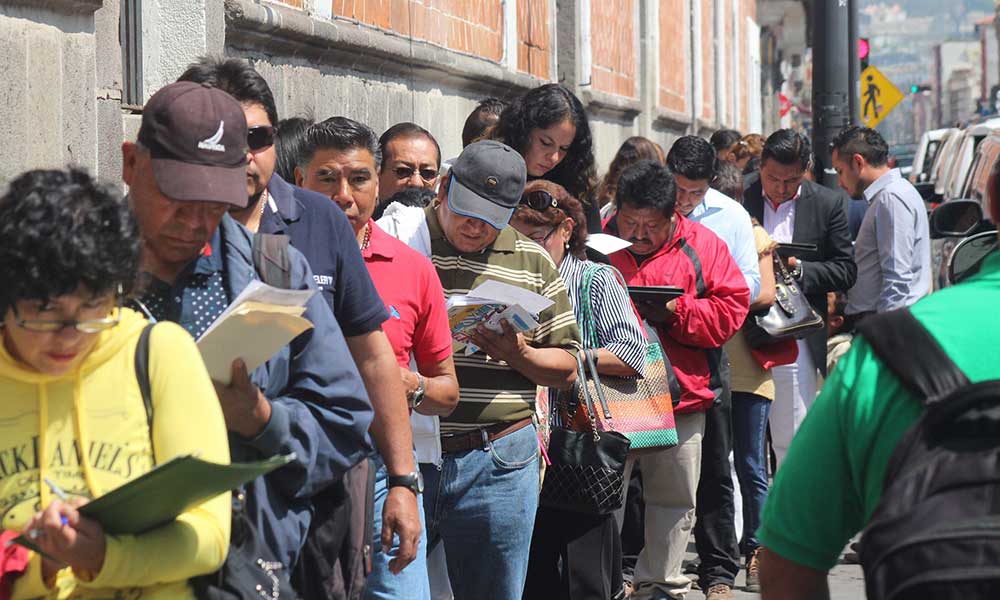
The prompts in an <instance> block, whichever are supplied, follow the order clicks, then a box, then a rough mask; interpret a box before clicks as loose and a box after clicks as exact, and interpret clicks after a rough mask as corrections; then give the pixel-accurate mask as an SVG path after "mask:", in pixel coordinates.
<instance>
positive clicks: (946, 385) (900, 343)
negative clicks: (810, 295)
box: [857, 308, 970, 406]
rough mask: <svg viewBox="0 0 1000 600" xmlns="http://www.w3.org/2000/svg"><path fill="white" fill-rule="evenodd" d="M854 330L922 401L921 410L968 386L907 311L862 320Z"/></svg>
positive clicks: (935, 342) (941, 349) (959, 371)
mask: <svg viewBox="0 0 1000 600" xmlns="http://www.w3.org/2000/svg"><path fill="white" fill-rule="evenodd" d="M857 330H858V331H859V332H860V333H861V335H863V336H864V337H865V340H867V341H868V344H869V345H870V346H871V347H872V350H874V351H875V354H876V355H878V357H879V358H880V359H881V360H882V362H883V363H885V365H886V366H887V367H888V368H889V370H890V371H892V372H893V374H895V375H896V377H898V378H899V380H900V381H901V382H902V383H903V385H905V386H906V387H907V388H908V389H909V390H910V391H912V392H914V393H916V394H918V395H920V396H922V397H923V398H924V406H929V405H931V404H933V403H934V402H936V401H938V400H940V399H942V398H944V397H946V396H947V395H949V394H950V393H951V392H953V391H955V390H957V389H959V388H961V387H964V386H967V385H969V383H970V382H969V378H968V376H966V374H965V372H964V371H962V369H961V368H959V366H958V365H956V364H955V362H954V361H952V360H951V358H949V357H948V354H947V353H945V351H944V349H943V348H942V347H941V345H940V344H939V343H938V341H937V340H936V339H934V336H933V335H931V333H930V332H929V331H927V329H926V328H925V327H924V326H923V325H921V324H920V321H918V320H917V319H916V317H914V316H913V313H911V312H910V309H908V308H903V309H899V310H894V311H890V312H887V313H882V314H878V315H873V316H871V317H868V318H866V319H862V320H861V321H860V322H859V323H858V324H857Z"/></svg>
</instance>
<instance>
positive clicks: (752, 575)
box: [745, 547, 760, 593]
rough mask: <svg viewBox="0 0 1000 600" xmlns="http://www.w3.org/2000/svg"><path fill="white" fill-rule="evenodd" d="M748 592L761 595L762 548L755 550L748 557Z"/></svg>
mask: <svg viewBox="0 0 1000 600" xmlns="http://www.w3.org/2000/svg"><path fill="white" fill-rule="evenodd" d="M745 589H746V591H748V592H757V593H760V548H759V547H758V548H754V549H753V552H751V553H750V555H749V556H747V585H746V588H745Z"/></svg>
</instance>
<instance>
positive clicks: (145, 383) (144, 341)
mask: <svg viewBox="0 0 1000 600" xmlns="http://www.w3.org/2000/svg"><path fill="white" fill-rule="evenodd" d="M154 325H156V323H149V324H148V325H146V326H145V327H143V328H142V333H140V334H139V341H138V342H137V343H136V345H135V380H136V382H137V383H138V384H139V393H140V394H142V404H143V406H144V407H145V409H146V424H147V425H148V426H149V447H150V448H152V449H153V454H154V456H155V454H156V450H155V448H153V392H152V389H151V386H150V383H149V335H150V333H152V331H153V326H154Z"/></svg>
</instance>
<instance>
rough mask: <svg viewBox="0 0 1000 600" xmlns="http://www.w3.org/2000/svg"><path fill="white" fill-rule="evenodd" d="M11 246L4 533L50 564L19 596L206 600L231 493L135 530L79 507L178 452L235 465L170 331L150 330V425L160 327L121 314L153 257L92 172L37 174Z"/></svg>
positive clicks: (5, 213) (23, 179) (21, 182)
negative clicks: (141, 367)
mask: <svg viewBox="0 0 1000 600" xmlns="http://www.w3.org/2000/svg"><path fill="white" fill-rule="evenodd" d="M0 240H2V242H0V282H3V283H2V285H0V316H2V318H3V320H2V327H0V334H2V344H0V523H2V524H3V529H5V530H12V531H24V532H25V533H26V534H28V535H29V536H30V537H31V538H32V539H33V540H34V542H35V543H36V544H37V545H38V547H39V548H40V549H41V550H42V551H43V552H44V553H45V554H46V555H47V556H48V558H43V557H42V556H40V555H36V554H34V553H32V555H31V557H30V561H29V563H28V567H27V569H26V570H25V572H24V573H23V574H21V575H20V577H18V578H17V579H16V580H15V582H14V586H13V598H40V597H43V598H74V599H76V598H80V599H84V598H93V599H117V598H123V599H124V598H140V597H141V598H143V600H150V599H161V598H162V599H166V598H170V599H177V598H181V599H184V598H193V594H192V592H191V589H190V587H189V586H188V583H187V580H188V579H189V578H191V577H193V576H196V575H201V574H204V573H210V572H212V571H215V570H216V569H218V568H219V566H220V565H221V564H222V562H223V560H224V559H225V555H226V549H227V547H228V543H229V518H230V514H229V512H230V500H229V497H228V495H222V496H219V497H217V498H214V499H212V500H210V501H208V502H205V503H204V504H202V505H201V506H198V507H196V508H194V509H192V510H189V511H188V512H186V513H184V514H183V515H181V516H180V517H178V518H177V520H175V521H174V522H172V523H170V524H167V525H164V526H162V527H159V528H157V529H154V530H152V531H149V532H146V533H143V534H141V535H134V536H132V535H108V534H106V533H104V531H103V530H102V529H101V526H100V525H99V524H97V523H96V522H94V521H92V520H89V519H87V518H85V517H82V516H81V515H80V513H79V512H78V511H77V510H76V508H78V507H79V506H80V505H81V504H85V503H86V502H87V501H88V500H91V499H94V498H97V497H99V496H101V495H102V494H106V493H107V492H109V491H111V490H113V489H115V488H117V487H119V486H121V485H122V484H124V483H126V482H127V481H129V480H131V479H135V478H136V477H139V476H140V475H142V474H143V473H145V472H146V471H148V470H149V469H150V468H152V467H153V466H154V465H155V464H159V463H163V462H166V461H168V460H170V459H171V458H174V457H176V456H181V455H185V454H197V455H199V456H200V457H201V458H203V459H205V460H209V461H214V462H219V463H228V462H229V446H228V442H227V438H226V429H225V423H224V421H223V417H222V410H221V409H220V407H219V404H218V400H217V398H216V395H215V391H214V388H213V387H212V383H211V381H210V379H209V377H208V373H207V372H206V370H205V366H204V365H203V363H202V360H201V357H200V355H199V354H198V350H197V348H196V347H195V345H194V342H193V341H192V340H191V336H190V335H188V334H187V332H185V331H184V330H182V329H181V328H180V327H178V326H176V325H173V324H171V323H162V324H158V325H156V326H155V327H154V328H153V329H152V331H151V334H150V336H149V363H148V364H149V367H148V372H149V381H150V388H151V397H152V405H153V411H152V426H151V427H150V425H149V422H148V421H147V412H146V408H145V404H144V402H143V399H142V394H141V392H140V389H139V385H138V382H137V378H136V373H135V350H136V345H137V341H138V339H139V336H140V334H141V332H142V330H143V329H144V327H145V326H146V324H147V323H146V321H145V319H143V318H142V317H141V316H140V315H138V314H136V313H134V312H132V311H130V310H128V309H125V308H122V301H123V299H124V297H125V295H127V294H128V293H129V292H130V291H131V289H132V287H133V284H134V282H135V278H136V275H137V273H138V267H139V247H140V242H139V233H138V229H137V227H136V224H135V222H134V220H133V218H132V214H131V211H130V209H129V207H128V205H127V203H126V201H125V200H123V199H122V198H121V196H120V195H119V194H118V193H117V192H116V191H114V190H113V189H112V188H110V187H106V186H102V185H95V184H94V183H93V181H92V180H91V179H90V177H89V176H88V175H87V174H86V173H84V172H82V171H76V170H71V171H31V172H28V173H26V174H24V175H22V176H20V177H19V178H18V179H16V180H14V181H13V182H12V183H11V185H10V188H9V190H8V191H7V193H6V194H5V195H4V196H3V197H0ZM150 429H152V430H150ZM48 482H52V483H53V484H55V486H57V487H58V488H60V489H61V490H63V491H64V492H65V494H66V495H67V496H68V501H67V502H63V501H61V500H59V499H58V498H57V497H56V494H55V493H54V492H53V491H52V489H51V486H50V485H49V484H48Z"/></svg>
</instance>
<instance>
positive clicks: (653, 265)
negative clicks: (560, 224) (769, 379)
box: [607, 161, 750, 600]
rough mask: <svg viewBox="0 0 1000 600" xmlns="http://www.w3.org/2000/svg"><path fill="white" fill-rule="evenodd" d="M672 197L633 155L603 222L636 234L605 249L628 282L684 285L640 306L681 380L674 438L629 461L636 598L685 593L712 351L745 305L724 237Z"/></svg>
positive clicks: (668, 177) (669, 180) (711, 390)
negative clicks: (637, 481)
mask: <svg viewBox="0 0 1000 600" xmlns="http://www.w3.org/2000/svg"><path fill="white" fill-rule="evenodd" d="M677 196H678V193H677V185H676V182H675V178H674V175H673V174H672V173H671V172H670V169H669V168H668V167H666V166H664V165H662V164H659V163H656V162H652V161H642V162H639V163H636V164H635V165H632V166H631V167H629V168H628V169H627V170H626V171H625V172H624V173H622V175H621V178H620V179H619V182H618V190H617V193H616V195H615V198H616V201H617V202H618V212H617V214H616V215H615V216H614V217H612V219H611V221H609V222H608V225H607V230H608V233H612V234H615V235H618V236H619V237H623V238H625V239H627V240H629V241H630V242H632V246H630V247H629V248H628V249H626V250H620V251H618V252H615V253H614V254H612V255H611V256H610V257H609V258H610V260H611V264H612V265H614V266H615V267H616V268H617V269H618V270H619V271H621V273H622V275H623V276H624V277H625V281H626V282H627V283H628V284H629V285H635V286H664V285H669V286H677V287H680V288H682V289H683V290H684V294H683V295H682V296H681V297H679V298H674V299H672V300H670V301H669V302H664V303H653V302H640V303H638V304H637V305H636V307H637V308H638V310H639V313H640V314H641V315H642V316H643V318H644V319H646V321H647V322H649V323H650V324H652V325H654V326H655V328H656V333H657V334H658V337H659V341H660V343H661V344H662V345H663V349H664V351H665V352H666V354H667V356H668V358H669V359H670V363H671V366H672V367H673V369H674V374H675V375H676V377H677V382H678V383H679V384H680V388H681V397H680V403H679V404H678V405H677V406H676V409H675V418H676V424H677V435H678V439H679V444H678V445H677V446H675V447H673V448H667V449H661V450H657V451H653V452H649V453H644V454H642V455H641V456H640V457H638V458H636V459H630V461H629V464H628V466H627V469H626V470H627V471H630V470H631V465H632V464H633V460H637V461H638V462H639V465H640V468H641V469H642V474H643V488H644V489H643V498H644V499H645V501H646V514H645V528H646V546H645V548H644V549H643V550H642V552H641V553H640V554H639V559H638V562H637V563H636V568H635V577H634V579H633V589H634V590H635V591H634V593H633V596H632V597H633V598H636V599H637V600H646V599H648V598H660V597H664V594H665V595H667V596H669V597H671V598H683V597H684V595H685V594H686V593H687V592H688V591H689V590H690V589H691V580H690V579H689V578H688V577H687V576H686V575H684V574H683V573H682V572H681V561H682V560H683V558H684V552H685V551H686V549H687V542H688V537H689V535H690V533H691V528H692V527H693V526H694V521H695V506H696V492H697V489H698V480H699V476H700V473H701V461H702V458H701V457H702V452H701V446H702V438H703V436H704V434H705V413H706V411H708V410H709V409H711V408H712V407H713V406H714V405H715V403H716V400H717V398H718V395H719V394H721V393H722V389H721V385H720V384H721V381H722V378H723V377H724V376H725V373H724V372H723V371H724V365H723V364H721V362H720V353H719V351H718V349H719V348H720V347H721V346H722V345H723V344H724V343H726V341H728V340H729V338H731V337H732V336H733V335H734V334H735V333H736V332H737V331H738V330H739V328H740V326H741V325H742V324H743V321H744V319H745V318H746V316H747V312H748V308H749V305H750V289H749V287H748V286H747V280H746V279H745V278H744V276H743V273H742V272H740V269H739V267H738V266H737V264H736V261H735V260H733V257H732V255H731V254H730V252H729V248H728V247H727V246H726V243H725V242H723V241H722V240H721V239H719V237H718V236H717V235H715V234H714V233H712V232H711V231H710V230H709V229H707V228H706V227H704V226H702V225H700V224H698V223H695V222H693V221H691V220H689V219H687V218H685V217H684V216H682V215H681V214H679V213H678V212H677V210H675V205H676V203H677ZM626 478H628V473H626Z"/></svg>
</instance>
